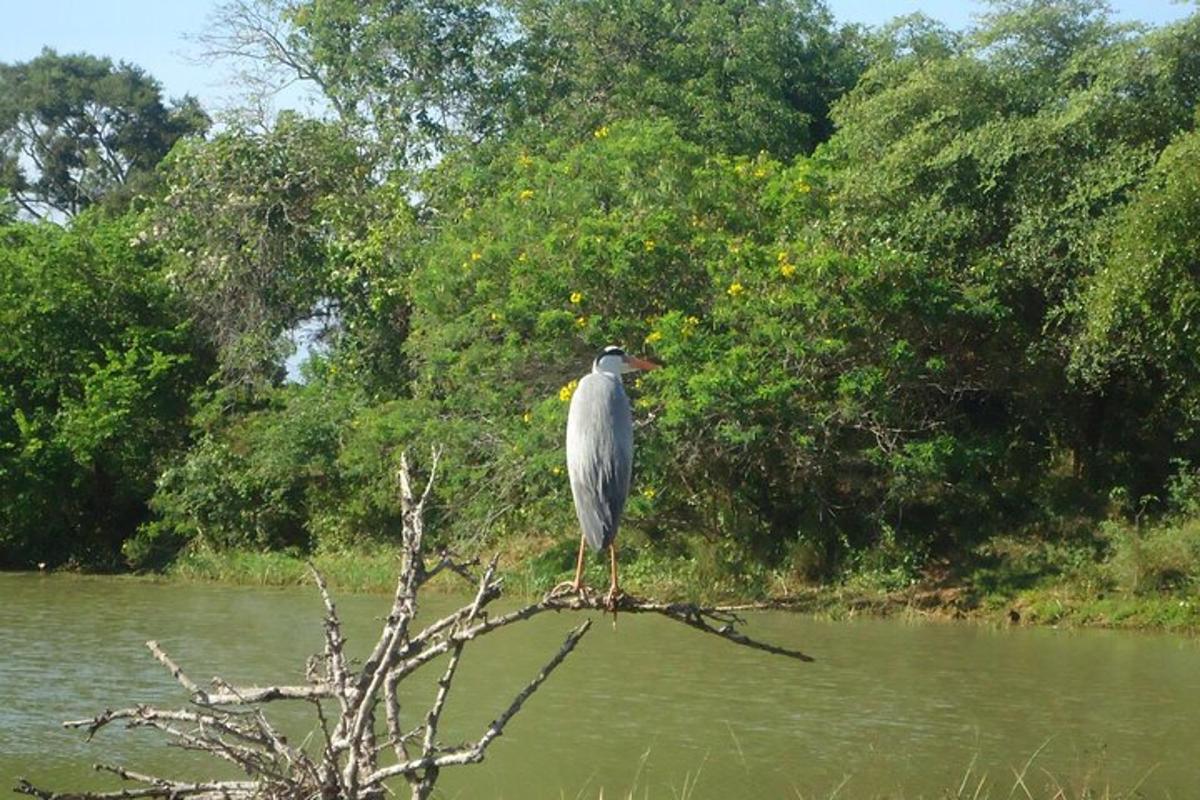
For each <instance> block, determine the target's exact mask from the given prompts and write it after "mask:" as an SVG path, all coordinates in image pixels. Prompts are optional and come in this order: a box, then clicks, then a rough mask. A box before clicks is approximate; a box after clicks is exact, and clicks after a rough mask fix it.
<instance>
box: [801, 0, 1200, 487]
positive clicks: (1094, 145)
mask: <svg viewBox="0 0 1200 800" xmlns="http://www.w3.org/2000/svg"><path fill="white" fill-rule="evenodd" d="M921 33H922V35H921V37H920V39H919V40H918V41H919V42H920V46H921V48H922V49H923V50H924V51H925V52H931V53H933V54H934V57H914V55H913V54H911V53H910V52H908V50H907V49H906V48H904V47H900V48H898V52H899V55H898V56H896V57H892V58H888V57H885V58H883V59H881V60H880V61H879V62H877V63H875V64H873V65H872V66H871V68H870V69H869V70H868V71H867V72H866V74H864V76H863V79H862V80H861V81H860V83H859V85H858V86H857V87H855V89H854V90H853V91H852V92H850V93H849V94H847V95H846V96H845V97H844V98H843V99H842V100H841V101H840V102H839V103H838V104H837V106H836V107H835V109H834V120H835V121H836V122H837V123H838V124H839V126H840V130H839V132H838V134H837V135H836V136H835V137H834V138H833V139H832V140H831V142H830V143H829V146H828V147H827V148H825V149H824V150H823V151H822V153H821V157H822V158H823V159H825V160H827V161H829V162H830V163H831V164H832V165H833V166H834V167H835V169H834V172H833V182H834V185H833V191H834V192H835V193H836V194H837V197H838V200H837V202H836V203H835V204H834V210H833V221H834V226H833V232H834V233H835V234H836V236H837V238H838V240H839V241H841V242H844V243H846V244H847V245H849V246H853V247H869V246H872V245H873V244H877V243H884V244H886V245H887V246H891V247H896V248H898V249H900V250H902V251H906V252H910V253H913V254H914V255H915V256H916V257H918V258H921V259H924V260H925V261H926V263H927V265H928V268H929V269H930V270H932V271H936V272H937V273H938V274H940V275H941V276H942V279H944V280H945V281H947V282H949V283H950V284H951V285H952V286H954V287H955V290H956V291H958V292H960V293H962V294H964V295H969V296H973V297H978V298H987V301H988V302H990V303H993V304H994V305H995V306H996V307H997V308H998V309H999V310H1000V311H1001V313H1000V314H999V315H998V317H999V319H1001V320H1003V322H1002V324H1000V325H998V326H997V327H996V329H995V332H994V337H993V338H992V340H991V341H990V342H989V343H988V347H987V351H986V353H979V352H978V351H974V350H970V351H966V352H964V353H961V354H960V355H961V356H966V357H970V358H972V359H975V358H979V357H981V356H982V357H983V359H984V361H985V362H986V363H987V365H988V369H987V370H985V371H981V372H980V373H978V377H979V378H980V382H979V384H978V386H977V393H978V394H977V398H978V405H979V410H980V412H981V413H980V414H979V415H978V419H977V420H976V422H975V425H976V426H979V427H983V426H987V427H992V428H1000V429H1003V430H1006V431H1007V433H1006V434H1004V435H1005V436H1007V437H1008V438H1009V439H1011V440H1012V441H1014V442H1028V443H1029V444H1031V445H1033V446H1034V447H1035V448H1037V449H1039V450H1040V451H1041V453H1042V459H1041V464H1040V465H1033V464H1031V465H1029V466H1030V468H1031V469H1039V470H1040V471H1041V472H1042V474H1043V475H1046V474H1049V472H1050V470H1052V469H1053V468H1054V466H1055V459H1057V457H1058V453H1059V452H1060V451H1061V449H1066V450H1067V451H1068V452H1069V453H1070V456H1071V460H1072V462H1073V465H1074V470H1075V472H1076V475H1077V476H1078V477H1085V478H1086V479H1087V480H1089V481H1090V482H1092V484H1093V485H1095V486H1097V487H1099V488H1104V487H1105V486H1106V484H1111V483H1115V482H1121V481H1126V480H1129V479H1130V477H1131V474H1133V473H1136V472H1137V470H1131V469H1129V466H1130V464H1131V455H1130V454H1131V453H1134V454H1137V453H1140V454H1141V455H1142V456H1151V455H1153V456H1154V457H1156V458H1158V459H1160V463H1165V461H1162V460H1161V455H1160V454H1161V453H1163V452H1164V451H1163V450H1161V449H1160V447H1159V445H1158V444H1157V443H1153V442H1150V441H1147V440H1146V439H1144V438H1139V437H1138V435H1137V434H1136V432H1135V431H1133V430H1130V428H1131V427H1136V426H1130V425H1127V424H1126V423H1125V422H1124V421H1123V420H1121V419H1120V417H1121V413H1120V412H1121V409H1122V408H1123V407H1127V406H1126V405H1125V402H1123V401H1127V402H1129V404H1130V405H1131V406H1132V407H1133V408H1139V409H1140V408H1141V407H1142V405H1141V404H1142V403H1144V402H1145V401H1146V400H1147V399H1148V398H1147V397H1146V396H1145V395H1142V394H1141V393H1140V392H1135V394H1136V395H1138V397H1132V398H1130V397H1122V396H1120V395H1115V396H1112V397H1109V395H1108V389H1107V387H1103V386H1100V385H1098V384H1097V383H1096V382H1094V381H1093V382H1090V383H1089V382H1087V381H1078V380H1076V379H1074V377H1073V376H1072V374H1071V370H1070V369H1069V363H1070V360H1071V359H1070V352H1071V350H1072V349H1073V348H1074V347H1075V343H1074V331H1075V330H1076V329H1077V327H1078V326H1079V325H1080V324H1081V321H1082V320H1081V317H1086V316H1088V315H1089V314H1090V313H1091V312H1090V311H1088V310H1087V309H1088V304H1087V303H1080V302H1078V300H1079V296H1080V291H1081V288H1082V286H1083V285H1084V284H1086V282H1087V281H1088V280H1089V279H1090V276H1091V275H1092V274H1094V273H1096V272H1097V271H1098V270H1099V269H1101V265H1102V264H1103V263H1104V261H1105V257H1106V253H1107V252H1108V248H1107V244H1106V243H1107V242H1108V241H1109V235H1110V234H1109V232H1110V229H1111V227H1112V225H1113V224H1114V222H1113V221H1114V219H1115V218H1116V217H1117V216H1118V215H1119V213H1120V209H1121V208H1122V207H1123V206H1124V204H1125V203H1126V202H1128V201H1129V199H1130V198H1131V197H1132V196H1133V194H1134V193H1135V191H1136V188H1137V187H1138V186H1139V185H1140V184H1141V183H1142V182H1143V181H1144V180H1146V178H1147V176H1148V174H1149V173H1150V170H1151V168H1152V167H1153V165H1154V163H1155V159H1156V157H1157V155H1158V153H1159V151H1160V150H1161V149H1162V148H1163V147H1164V145H1166V144H1167V142H1168V141H1170V140H1171V139H1172V137H1174V136H1176V135H1178V134H1180V132H1181V131H1184V130H1187V129H1189V128H1190V127H1191V125H1192V123H1193V119H1192V109H1193V108H1194V107H1195V106H1196V104H1197V102H1198V101H1200V95H1198V94H1197V88H1198V87H1200V84H1197V83H1196V81H1195V76H1196V74H1197V73H1198V71H1200V62H1197V60H1196V57H1195V54H1196V53H1197V52H1200V50H1198V49H1197V44H1200V41H1198V39H1197V37H1198V36H1200V18H1198V17H1196V16H1193V17H1191V18H1189V19H1187V20H1185V21H1183V22H1180V23H1177V24H1175V25H1173V26H1169V27H1166V28H1163V29H1161V30H1158V31H1152V32H1148V33H1143V32H1140V31H1137V30H1134V29H1131V28H1129V27H1127V26H1119V25H1117V24H1115V23H1114V22H1112V21H1111V19H1110V18H1109V17H1108V16H1107V15H1106V14H1105V13H1104V12H1103V10H1102V9H1101V8H1100V7H1099V6H1097V5H1095V4H1092V3H1087V2H1069V1H1067V0H1064V1H1063V2H1048V3H1025V2H1013V3H999V4H996V5H995V6H993V11H992V12H991V13H989V14H986V15H984V17H983V18H982V19H981V22H980V25H979V27H977V28H976V29H975V30H973V31H971V32H970V33H969V35H968V36H967V38H966V40H965V41H964V42H961V43H960V42H958V41H956V40H955V39H954V38H953V37H949V36H947V35H944V34H939V33H937V32H936V31H928V30H924V31H922V32H921ZM939 53H940V54H939ZM1181 183H1182V182H1181ZM1151 246H1156V245H1151ZM1097 291H1099V290H1097ZM1090 324H1094V323H1090ZM1137 457H1139V456H1134V458H1137ZM1149 474H1150V475H1153V474H1155V473H1149ZM1157 475H1158V478H1159V479H1160V480H1161V477H1162V473H1161V472H1159V473H1157ZM1143 488H1149V487H1148V486H1147V487H1143Z"/></svg>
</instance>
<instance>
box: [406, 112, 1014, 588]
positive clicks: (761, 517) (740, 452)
mask: <svg viewBox="0 0 1200 800" xmlns="http://www.w3.org/2000/svg"><path fill="white" fill-rule="evenodd" d="M443 169H444V171H445V173H446V174H447V178H446V181H445V182H447V183H450V184H453V185H454V186H456V187H458V189H459V190H460V191H461V194H460V196H459V201H458V204H457V205H455V206H453V207H449V206H443V207H442V214H443V217H442V222H441V225H440V226H439V230H438V235H437V236H436V238H435V239H433V240H432V241H431V242H430V243H429V244H428V245H427V247H425V248H424V249H423V250H422V254H421V255H422V258H421V260H420V261H419V263H418V265H417V267H416V269H415V271H414V273H413V278H412V292H413V295H412V297H413V323H412V333H411V336H410V339H409V348H410V351H411V353H412V358H413V362H414V371H415V378H414V389H413V390H414V394H415V395H416V397H417V398H418V399H419V400H420V401H422V402H425V403H429V404H432V407H433V408H434V409H436V413H437V416H438V417H440V418H443V419H451V420H453V421H454V424H455V425H456V426H457V427H458V428H459V430H460V436H459V446H460V447H461V448H462V449H461V450H460V451H459V452H458V453H456V455H455V457H454V458H452V459H449V460H450V463H452V464H463V465H470V467H469V468H461V469H459V470H457V471H455V470H453V469H452V470H451V474H449V475H448V476H447V477H446V480H445V481H444V483H445V485H446V490H447V491H448V492H449V494H448V497H449V498H460V499H459V500H458V505H457V506H456V508H455V511H456V512H457V514H458V515H459V516H460V518H462V519H465V520H467V521H468V522H474V521H476V520H480V519H485V518H487V519H491V518H495V519H496V524H497V525H498V526H499V527H500V529H501V530H504V529H522V528H523V527H525V526H529V525H545V524H550V525H563V526H569V524H570V522H569V509H570V503H569V492H568V489H567V484H566V477H565V475H564V474H563V469H562V463H563V462H562V452H561V438H562V436H561V434H562V426H563V423H564V420H565V414H566V407H567V404H566V402H565V401H566V399H567V398H569V396H570V391H571V381H572V380H573V379H575V378H577V377H578V376H579V375H581V374H582V373H583V372H585V371H586V370H587V369H588V366H589V364H590V361H591V358H592V357H593V356H594V354H595V352H596V351H597V350H598V349H599V348H600V347H601V346H603V345H604V344H608V343H611V342H617V343H622V344H625V345H626V346H628V347H630V348H634V349H641V348H645V349H648V350H651V351H656V352H657V353H659V354H660V355H661V356H665V359H666V364H667V367H666V368H665V369H663V370H660V371H657V372H654V373H652V374H650V375H648V376H645V377H643V378H642V379H640V380H639V381H637V385H636V387H635V389H634V391H635V395H636V397H637V399H636V407H637V409H638V411H637V413H638V416H639V417H641V418H652V419H653V424H649V425H646V426H644V427H641V426H639V437H640V444H639V451H638V452H639V456H638V457H639V464H638V466H637V468H636V473H637V478H636V481H635V498H634V501H633V503H632V505H631V514H632V516H633V518H634V519H635V520H638V522H639V523H640V527H641V528H642V529H643V530H644V531H647V532H650V533H652V534H653V533H655V532H658V533H661V534H666V533H668V532H670V531H677V530H687V531H690V532H693V533H702V534H705V535H707V536H709V537H711V538H712V539H713V540H714V541H725V542H729V543H731V545H732V546H733V550H734V551H735V552H740V553H742V554H747V553H756V554H757V555H758V557H759V558H762V559H774V558H780V557H782V555H783V553H784V552H785V551H786V550H787V549H788V548H789V547H792V546H798V543H801V542H806V543H807V544H806V546H811V547H813V548H816V549H817V550H819V551H820V552H821V553H822V554H823V555H822V558H824V559H825V563H826V564H827V565H828V564H832V563H833V562H834V560H836V559H837V558H839V557H840V556H843V555H845V553H846V546H847V545H851V546H853V547H855V548H857V547H861V546H869V545H871V544H873V543H875V542H876V541H878V540H879V537H880V535H881V531H883V530H891V531H892V532H893V533H894V534H895V533H896V531H902V533H901V534H896V535H898V536H902V537H907V539H906V540H907V541H909V543H910V544H912V545H913V546H914V547H916V546H917V545H916V544H915V543H914V542H913V538H914V537H915V538H916V539H918V540H919V541H921V542H922V544H921V546H922V547H924V546H925V545H929V546H932V545H931V544H930V542H928V541H926V540H925V539H924V538H922V537H928V536H929V535H930V531H932V530H936V529H938V527H939V524H940V525H941V526H942V529H943V532H944V533H950V532H952V531H956V530H961V528H957V527H954V526H956V525H959V524H961V522H962V520H963V518H964V517H965V516H966V515H968V514H969V513H970V512H971V511H972V510H978V509H979V508H981V507H982V506H983V505H986V504H987V503H988V502H989V501H990V500H989V498H992V497H993V495H992V494H990V492H991V489H990V488H988V487H989V486H990V485H991V484H992V483H995V482H997V481H998V480H999V479H1000V478H999V476H998V474H996V473H993V474H988V471H987V469H986V468H985V467H984V464H985V463H986V460H987V456H988V455H990V454H992V453H993V452H994V450H995V449H996V448H999V447H1002V445H1001V444H1000V443H999V442H996V441H995V440H994V437H992V436H991V434H990V433H989V432H986V431H983V432H972V431H970V430H967V429H964V428H963V427H962V425H963V421H964V420H965V419H966V414H965V413H964V410H963V406H964V404H965V403H967V402H969V400H970V397H971V391H972V386H973V385H974V384H975V383H976V382H977V381H978V380H979V379H980V375H979V367H978V366H977V365H967V364H963V363H956V362H953V361H952V360H951V359H950V358H949V357H948V352H947V351H948V350H949V348H950V347H952V346H971V345H975V344H977V343H978V342H980V341H983V340H985V339H986V337H987V335H988V334H989V332H990V330H991V327H992V326H993V325H994V324H995V323H996V319H995V315H996V314H997V313H1003V312H1002V310H1001V309H998V308H996V306H995V305H994V304H992V303H990V302H988V300H987V299H986V298H976V299H972V298H968V297H964V296H962V295H961V294H959V293H958V292H957V291H956V289H955V287H954V286H953V285H952V284H950V283H948V282H946V281H944V280H942V279H941V278H939V277H938V276H936V275H932V274H930V273H928V272H927V271H925V270H924V269H923V268H922V265H921V262H919V261H917V260H914V259H910V258H906V257H904V256H902V255H901V254H898V253H895V252H894V251H893V252H890V253H889V252H887V251H883V250H880V251H878V252H872V253H870V254H865V255H863V256H861V257H858V256H847V255H845V254H843V253H840V252H838V251H837V250H836V249H833V248H831V247H830V246H829V245H828V243H827V242H826V241H825V240H824V238H823V236H822V234H821V227H822V225H823V223H824V217H825V211H824V208H825V201H824V197H825V192H824V185H825V181H826V179H827V178H826V176H824V175H823V174H821V172H820V171H819V170H817V169H816V168H815V167H814V165H813V164H812V163H811V162H809V161H807V160H800V161H798V162H797V163H795V164H794V165H792V166H787V165H785V164H783V163H781V162H779V161H775V160H772V159H770V158H768V157H766V156H758V157H756V158H753V159H750V158H745V157H740V158H730V157H725V156H710V155H707V154H706V153H705V151H704V150H703V149H702V148H700V147H699V146H697V145H694V144H691V143H689V142H686V141H685V140H684V139H683V137H682V136H681V135H680V134H678V133H677V132H676V131H675V130H674V129H673V127H672V126H671V125H670V124H668V123H664V122H661V121H660V122H644V123H622V124H613V125H611V126H605V127H603V128H600V129H597V131H596V132H595V134H594V135H589V136H587V137H586V138H585V139H583V140H581V141H578V142H576V141H560V142H556V143H555V144H554V145H553V146H551V147H549V148H548V149H547V150H546V151H545V152H543V153H536V154H532V153H528V152H522V151H520V150H514V151H512V152H510V153H509V154H508V157H507V158H505V159H503V160H497V161H496V162H493V163H492V164H491V165H490V167H489V168H488V170H489V171H488V174H486V175H480V174H479V171H478V170H479V168H478V167H476V166H474V165H472V164H470V163H469V162H468V163H465V164H461V165H455V164H449V163H448V164H446V165H444V167H443ZM477 188H482V189H483V190H484V191H485V192H486V193H476V191H475V190H476V189H477ZM967 343H970V344H967ZM481 487H482V489H481ZM456 492H457V493H456ZM951 497H953V498H955V501H954V502H948V500H949V498H951ZM461 498H475V499H474V500H470V499H467V500H463V499H461ZM451 502H453V501H451ZM498 508H499V509H501V510H499V511H498V510H497V509H498ZM636 524H638V523H635V525H636ZM910 530H911V531H912V533H910Z"/></svg>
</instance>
